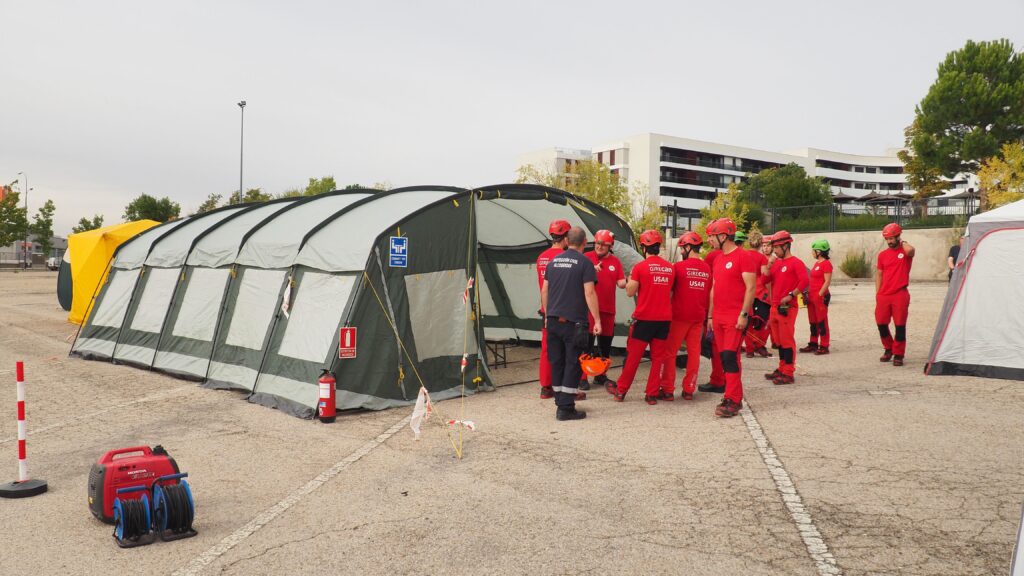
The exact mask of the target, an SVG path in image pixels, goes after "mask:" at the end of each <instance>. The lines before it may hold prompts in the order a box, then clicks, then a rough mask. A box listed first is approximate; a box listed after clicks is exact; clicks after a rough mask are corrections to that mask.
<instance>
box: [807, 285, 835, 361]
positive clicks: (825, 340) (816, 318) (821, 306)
mask: <svg viewBox="0 0 1024 576" xmlns="http://www.w3.org/2000/svg"><path fill="white" fill-rule="evenodd" d="M807 321H808V322H809V323H810V324H811V339H810V340H809V341H808V342H809V343H810V344H817V345H818V346H820V347H821V348H828V344H829V340H830V336H829V330H828V306H825V301H824V300H823V299H822V298H821V296H818V294H817V293H814V294H809V295H808V298H807Z"/></svg>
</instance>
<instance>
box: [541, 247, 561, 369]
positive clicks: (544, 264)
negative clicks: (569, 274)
mask: <svg viewBox="0 0 1024 576" xmlns="http://www.w3.org/2000/svg"><path fill="white" fill-rule="evenodd" d="M562 252H565V250H563V249H562V248H560V247H558V246H552V247H551V248H548V249H547V250H545V251H543V252H541V253H540V256H537V287H538V289H540V290H543V289H544V271H545V270H547V268H548V262H551V259H552V258H554V257H555V256H558V255H559V254H561V253H562ZM541 313H542V314H543V313H544V309H543V307H542V308H541ZM542 326H543V325H542ZM538 378H539V379H540V386H541V388H546V387H550V386H551V364H549V363H548V331H547V329H546V328H543V327H542V328H541V329H540V374H539V375H538Z"/></svg>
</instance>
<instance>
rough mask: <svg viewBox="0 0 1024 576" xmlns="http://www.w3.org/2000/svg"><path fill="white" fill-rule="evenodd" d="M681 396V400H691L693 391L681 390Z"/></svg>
mask: <svg viewBox="0 0 1024 576" xmlns="http://www.w3.org/2000/svg"><path fill="white" fill-rule="evenodd" d="M681 398H682V399H683V400H693V392H687V391H686V390H683V395H682V396H681Z"/></svg>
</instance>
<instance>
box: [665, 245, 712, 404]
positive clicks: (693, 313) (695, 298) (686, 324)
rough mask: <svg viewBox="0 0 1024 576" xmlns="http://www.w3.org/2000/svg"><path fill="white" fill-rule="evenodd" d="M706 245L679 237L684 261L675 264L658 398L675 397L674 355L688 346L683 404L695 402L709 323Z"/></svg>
mask: <svg viewBox="0 0 1024 576" xmlns="http://www.w3.org/2000/svg"><path fill="white" fill-rule="evenodd" d="M703 243H704V241H703V240H701V237H700V234H697V233H696V232H686V233H684V234H683V235H682V236H680V237H679V251H680V255H681V259H680V260H679V261H678V262H676V263H675V265H674V266H673V268H674V269H675V281H674V283H673V287H672V324H671V326H670V328H669V331H668V358H669V361H668V362H666V363H665V366H664V368H663V369H662V373H661V393H660V394H659V396H658V397H659V398H665V399H667V398H671V397H672V395H673V394H674V393H675V379H676V363H675V355H676V353H677V352H679V347H680V346H681V345H682V343H683V342H686V374H685V375H684V376H683V384H682V388H683V393H682V399H683V400H693V391H694V389H695V388H696V386H697V369H698V368H699V367H700V340H701V337H702V336H703V334H704V325H705V324H706V321H707V314H708V301H709V299H710V298H711V268H709V267H708V265H707V263H706V262H704V261H703V260H701V259H700V247H701V245H702V244H703Z"/></svg>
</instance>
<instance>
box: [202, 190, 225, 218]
mask: <svg viewBox="0 0 1024 576" xmlns="http://www.w3.org/2000/svg"><path fill="white" fill-rule="evenodd" d="M221 198H223V196H221V195H220V194H210V195H209V196H207V197H206V200H203V203H202V204H200V205H199V208H197V209H196V214H205V213H206V212H210V211H212V210H216V209H217V208H218V207H219V206H220V199H221Z"/></svg>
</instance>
